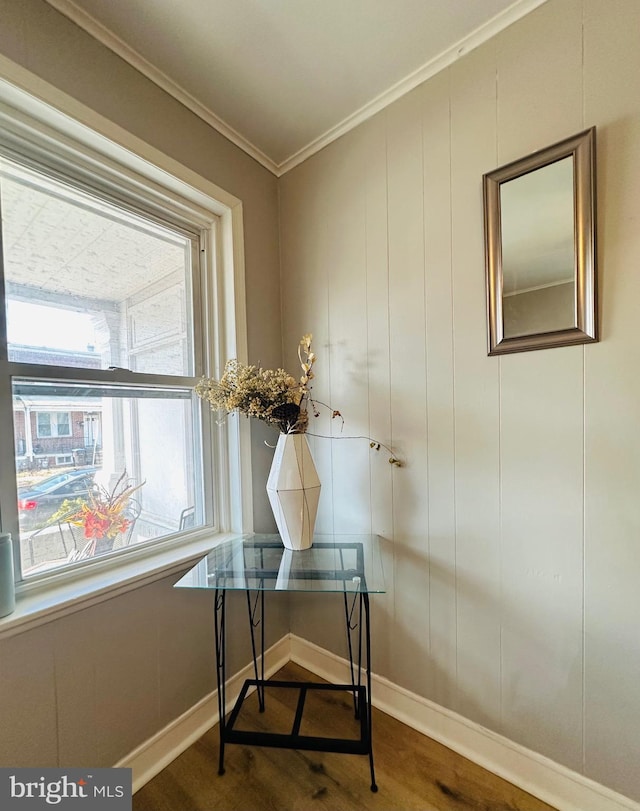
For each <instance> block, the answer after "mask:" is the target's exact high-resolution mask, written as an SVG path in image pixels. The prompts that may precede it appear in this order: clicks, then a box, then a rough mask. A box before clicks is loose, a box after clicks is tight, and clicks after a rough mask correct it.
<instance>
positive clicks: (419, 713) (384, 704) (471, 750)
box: [291, 634, 640, 811]
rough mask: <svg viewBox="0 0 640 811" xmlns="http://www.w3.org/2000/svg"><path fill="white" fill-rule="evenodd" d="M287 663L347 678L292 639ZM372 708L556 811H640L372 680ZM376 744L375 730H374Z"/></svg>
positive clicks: (341, 667) (335, 660) (344, 668)
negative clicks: (445, 747) (440, 744)
mask: <svg viewBox="0 0 640 811" xmlns="http://www.w3.org/2000/svg"><path fill="white" fill-rule="evenodd" d="M291 660H292V661H293V662H296V664H299V665H301V666H302V667H305V668H307V670H310V671H312V672H313V673H315V674H316V675H317V676H320V678H323V679H326V680H327V681H329V682H334V683H344V682H348V681H349V679H350V674H349V663H348V662H347V661H346V660H345V659H342V658H340V657H339V656H335V655H334V654H333V653H330V652H329V651H327V650H324V649H323V648H320V647H318V646H317V645H314V644H313V643H311V642H307V641H306V640H305V639H302V638H301V637H298V636H294V635H293V634H292V635H291ZM371 692H372V702H373V705H374V706H375V707H377V708H378V709H380V710H382V711H383V712H386V713H387V714H388V715H391V716H392V717H394V718H397V719H398V720H399V721H402V723H404V724H407V726H410V727H412V728H413V729H416V730H418V732H421V733H422V734H424V735H427V736H428V737H429V738H433V739H434V740H436V741H438V742H439V743H442V744H444V746H447V747H448V748H449V749H453V751H454V752H458V753H459V754H461V755H463V756H464V757H466V758H468V759H469V760H471V761H473V762H474V763H477V764H478V765H479V766H482V767H483V768H485V769H487V770H488V771H490V772H492V773H493V774H496V775H498V776H499V777H503V778H504V779H505V780H508V781H509V782H510V783H513V784H514V785H516V786H518V787H519V788H521V789H523V790H524V791H528V792H529V794H533V795H534V796H535V797H538V798H539V799H541V800H543V801H544V802H546V803H548V804H549V805H551V806H553V807H554V808H557V809H558V811H640V804H638V803H636V802H634V801H633V800H630V799H628V798H627V797H624V796H623V795H622V794H618V793H617V792H615V791H612V790H611V789H608V788H606V786H602V785H600V783H596V782H595V781H594V780H590V779H589V778H587V777H584V776H583V775H581V774H578V773H577V772H573V771H571V769H567V768H566V767H565V766H561V765H560V764H558V763H556V762H555V761H553V760H550V759H549V758H546V757H543V756H542V755H539V754H538V753H537V752H533V751H531V750H530V749H527V748H525V747H524V746H520V745H519V744H517V743H514V742H513V741H511V740H509V739H508V738H505V737H503V736H502V735H497V734H496V733H494V732H491V730H489V729H486V728H485V727H483V726H480V724H476V723H474V722H473V721H470V720H468V719H467V718H464V717H463V716H461V715H458V714H457V713H455V712H452V711H451V710H447V709H445V708H444V707H441V706H440V705H438V704H435V703H434V702H432V701H429V700H427V699H425V698H422V697H420V696H418V695H415V694H414V693H411V692H409V691H408V690H405V689H403V688H402V687H398V685H396V684H393V683H392V682H390V681H388V680H387V679H385V678H383V677H381V676H376V675H373V676H372V690H371ZM374 742H375V728H374Z"/></svg>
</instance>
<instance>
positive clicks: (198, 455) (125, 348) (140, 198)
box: [0, 137, 217, 580]
mask: <svg viewBox="0 0 640 811" xmlns="http://www.w3.org/2000/svg"><path fill="white" fill-rule="evenodd" d="M46 155H47V151H46V150H43V149H40V150H38V149H35V148H34V149H33V150H31V149H30V148H29V147H27V146H26V145H24V146H23V147H19V148H16V146H15V144H14V143H9V145H7V144H6V143H5V144H3V143H2V138H1V137H0V211H1V214H2V241H1V243H0V244H1V247H2V253H1V255H0V296H1V297H2V299H1V300H0V311H2V312H1V313H0V418H1V419H6V418H7V417H8V416H9V415H10V418H11V423H12V430H13V434H14V441H13V442H3V443H1V445H0V486H1V485H2V482H4V483H5V492H4V497H3V499H2V515H1V520H2V528H3V529H9V530H11V531H13V532H14V533H15V532H16V528H17V529H18V536H19V544H18V546H19V578H21V579H25V580H29V579H33V578H37V577H40V576H42V575H43V574H46V575H49V574H50V573H51V572H52V571H56V570H58V569H61V568H62V567H72V566H76V565H77V564H78V563H79V562H83V563H84V562H88V561H92V560H95V559H104V558H105V557H106V556H109V555H112V556H114V555H122V554H126V552H127V551H129V550H132V549H140V548H142V547H143V546H145V547H148V548H152V547H155V546H157V545H158V544H159V543H165V542H167V541H171V539H172V538H179V537H180V533H185V532H193V531H194V530H197V529H198V528H199V527H202V526H204V525H209V526H214V525H215V523H216V520H217V516H216V515H215V512H216V510H215V508H214V504H213V503H212V500H211V497H210V496H209V497H207V498H205V493H206V492H210V490H211V487H210V485H211V475H212V474H211V473H210V471H211V470H213V469H214V467H215V466H214V465H213V463H212V455H211V453H212V452H211V447H212V446H211V437H210V436H209V437H208V436H207V435H206V426H204V427H203V423H202V417H201V414H202V409H201V405H200V403H199V402H197V398H195V397H194V394H193V384H194V382H195V379H196V377H197V376H198V375H200V374H202V373H203V372H204V371H205V368H204V365H203V364H204V362H203V359H204V358H206V357H208V356H209V355H210V354H211V349H210V347H211V346H212V345H213V343H214V342H213V341H212V340H211V336H209V337H208V336H207V335H205V334H204V325H205V324H210V323H211V313H208V312H207V309H206V301H207V294H206V291H207V289H208V288H207V285H209V286H211V282H210V280H208V279H207V278H206V277H207V273H208V272H209V268H210V266H212V263H211V262H210V264H209V265H207V264H206V262H207V258H206V251H207V250H211V249H212V247H213V246H212V245H211V244H209V245H207V244H206V242H207V240H209V242H210V239H211V234H212V233H213V227H210V228H208V229H203V227H202V223H201V220H202V217H201V215H200V214H198V216H196V215H195V214H194V216H193V217H190V215H189V210H188V207H187V206H185V205H184V204H183V203H180V204H178V203H177V202H176V200H175V196H172V194H171V193H169V191H168V190H163V191H162V193H161V194H159V193H158V190H157V188H155V187H153V186H152V184H150V186H149V191H148V193H147V192H146V191H145V189H144V188H141V184H140V183H139V182H135V183H134V182H131V181H130V178H129V179H128V180H124V179H122V178H123V177H125V175H126V173H124V172H122V173H120V172H114V171H111V174H109V173H108V172H107V170H106V169H104V168H101V171H100V172H99V173H95V172H94V166H93V164H91V165H90V164H89V162H88V161H87V162H85V163H84V164H83V162H82V160H79V163H78V165H77V167H76V166H73V165H71V166H70V165H69V163H70V162H69V160H68V159H65V161H59V160H57V159H56V158H54V157H51V159H49V158H48V157H46ZM43 156H44V157H43ZM129 174H130V173H129ZM164 200H166V201H167V202H166V206H165V205H163V204H162V201H164ZM214 219H215V218H214ZM203 291H204V292H203ZM3 316H4V317H3ZM0 430H2V432H3V434H6V431H5V425H0ZM203 431H204V432H205V433H204V435H203ZM8 471H10V476H11V477H12V479H11V480H12V481H13V484H12V486H11V491H12V493H15V498H11V499H8V498H7V496H6V493H7V489H8V488H6V483H7V481H8V476H9V474H8ZM204 482H207V483H208V484H209V487H205V486H204ZM14 488H15V489H14ZM14 500H15V506H14V503H13V502H14Z"/></svg>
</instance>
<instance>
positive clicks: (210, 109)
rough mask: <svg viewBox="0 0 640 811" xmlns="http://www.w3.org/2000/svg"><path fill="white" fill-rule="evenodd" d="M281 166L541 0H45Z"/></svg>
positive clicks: (261, 157)
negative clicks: (115, 0)
mask: <svg viewBox="0 0 640 811" xmlns="http://www.w3.org/2000/svg"><path fill="white" fill-rule="evenodd" d="M48 2H49V3H50V4H51V5H52V6H54V7H55V8H56V9H58V10H59V11H60V12H62V13H63V14H65V15H66V16H67V17H69V18H70V19H72V20H73V21H74V22H75V23H76V24H78V25H79V26H81V27H82V28H84V29H85V30H86V31H87V32H88V33H90V34H91V35H92V36H94V37H95V38H96V39H98V40H100V41H101V42H102V43H103V44H105V45H106V46H107V47H109V48H111V49H112V50H113V51H115V52H116V53H117V54H119V55H120V56H121V57H123V58H124V59H126V60H127V61H128V62H130V63H131V64H132V65H133V66H134V67H136V68H137V69H138V70H140V71H141V72H142V73H144V74H145V75H146V76H147V77H148V78H150V79H151V80H153V81H154V82H156V83H157V84H158V85H160V86H161V87H163V88H164V89H165V90H167V91H168V92H169V93H171V94H172V95H173V96H175V97H176V98H177V99H178V100H179V101H181V102H182V103H183V104H185V105H186V106H187V107H189V108H190V109H191V110H193V111H194V112H195V113H197V114H198V115H199V116H201V117H202V118H203V119H204V120H205V121H207V122H208V123H210V124H211V125H212V126H214V127H215V128H216V129H217V130H218V131H220V132H221V133H222V134H223V135H225V136H226V137H228V138H229V139H230V140H232V141H233V142H234V143H236V144H237V145H238V146H240V147H241V148H242V149H244V150H245V151H246V152H248V153H249V154H250V155H252V157H254V158H255V159H256V160H258V161H259V162H260V163H262V164H263V165H264V166H266V167H267V168H268V169H270V170H271V171H272V172H274V173H275V174H276V175H281V174H283V173H284V172H285V171H287V170H288V169H290V168H292V167H293V166H295V165H296V164H298V163H300V162H301V161H302V160H304V159H305V158H306V157H308V156H309V155H311V154H313V153H314V152H316V151H317V150H318V149H321V148H322V147H323V146H325V145H326V144H328V143H330V142H331V141H332V140H334V139H335V138H337V137H338V136H340V135H341V134H343V133H344V132H346V131H348V130H349V129H351V128H352V127H353V126H355V125H357V124H358V123H360V122H361V121H363V120H365V119H366V118H368V117H369V116H371V115H373V114H374V113H375V112H377V111H378V110H380V109H382V108H383V107H385V106H386V105H387V104H389V103H390V102H391V101H393V100H394V99H396V98H398V97H399V96H401V95H403V94H404V93H406V92H408V91H409V90H410V89H412V88H413V87H415V86H416V85H418V84H419V83H420V82H422V81H424V80H425V79H426V78H428V77H429V76H431V75H433V74H434V73H436V72H438V71H439V70H441V69H442V68H444V67H446V66H447V65H449V64H451V63H452V62H453V61H455V60H456V59H457V58H459V57H460V56H462V55H463V54H465V53H467V52H468V51H469V50H471V49H472V48H474V47H476V46H477V45H479V44H480V43H481V42H484V41H485V40H486V39H488V38H489V37H491V36H493V35H494V34H496V33H497V32H498V31H500V30H502V29H503V28H505V27H506V26H507V25H509V24H511V23H512V22H514V21H515V20H517V19H519V18H520V17H522V16H524V15H525V14H526V13H528V12H529V11H531V10H532V9H534V8H536V7H537V6H539V5H541V4H542V3H543V2H545V0H515V2H514V0H179V2H178V1H177V0H152V1H150V0H126V1H125V0H119V1H118V2H114V0H48Z"/></svg>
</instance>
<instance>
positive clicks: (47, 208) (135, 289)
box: [0, 159, 197, 376]
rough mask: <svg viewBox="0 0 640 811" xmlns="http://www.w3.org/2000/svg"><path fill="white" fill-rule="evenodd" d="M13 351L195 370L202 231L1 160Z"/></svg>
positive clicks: (174, 371) (57, 360)
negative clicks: (173, 225) (190, 232)
mask: <svg viewBox="0 0 640 811" xmlns="http://www.w3.org/2000/svg"><path fill="white" fill-rule="evenodd" d="M0 192H1V203H2V238H3V251H4V274H5V283H6V293H7V303H6V309H7V322H8V338H9V347H8V348H9V360H12V361H16V362H24V363H38V364H49V365H55V366H72V367H82V368H92V369H108V368H109V367H110V366H119V367H122V368H126V369H131V370H132V371H145V372H149V373H154V374H163V375H185V376H188V375H193V374H194V372H193V351H192V345H193V341H192V312H191V306H190V303H189V302H190V299H191V295H190V290H191V284H192V279H191V273H192V262H191V257H192V255H193V253H194V250H197V244H196V239H195V237H194V238H192V237H189V236H186V235H184V234H182V233H181V232H179V231H177V230H172V229H169V228H167V227H164V226H161V225H159V224H157V223H155V222H153V221H152V220H150V219H145V218H143V217H141V216H138V215H136V214H133V213H131V212H129V211H126V210H125V209H124V208H119V207H117V206H115V205H111V204H110V203H107V202H104V201H101V200H98V199H96V198H94V197H92V196H90V195H88V194H85V193H82V192H79V191H77V190H75V189H73V188H72V187H71V186H67V185H65V184H64V183H62V182H59V181H57V180H52V179H50V178H47V177H45V176H43V175H39V174H38V173H37V172H35V171H32V170H30V169H26V168H24V167H20V166H18V165H16V164H14V163H12V162H10V161H7V160H5V159H0Z"/></svg>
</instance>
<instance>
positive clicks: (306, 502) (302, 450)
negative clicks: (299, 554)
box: [267, 434, 321, 550]
mask: <svg viewBox="0 0 640 811" xmlns="http://www.w3.org/2000/svg"><path fill="white" fill-rule="evenodd" d="M320 486H321V485H320V479H319V478H318V472H317V470H316V466H315V465H314V463H313V459H312V457H311V451H310V450H309V443H308V442H307V437H306V436H305V434H280V436H279V437H278V444H277V445H276V450H275V453H274V455H273V462H272V463H271V470H270V472H269V478H268V479H267V495H268V496H269V502H270V503H271V509H272V510H273V515H274V517H275V519H276V524H277V525H278V531H279V532H280V537H281V538H282V543H283V544H284V545H285V546H286V548H287V549H296V550H298V549H308V548H309V547H310V546H311V544H312V543H313V528H314V525H315V523H316V515H317V513H318V502H319V500H320Z"/></svg>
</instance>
